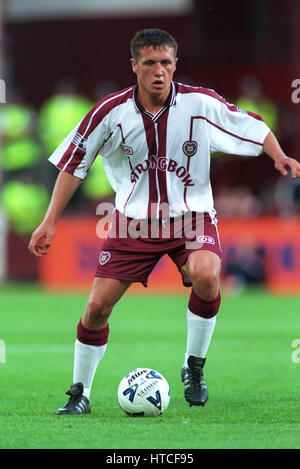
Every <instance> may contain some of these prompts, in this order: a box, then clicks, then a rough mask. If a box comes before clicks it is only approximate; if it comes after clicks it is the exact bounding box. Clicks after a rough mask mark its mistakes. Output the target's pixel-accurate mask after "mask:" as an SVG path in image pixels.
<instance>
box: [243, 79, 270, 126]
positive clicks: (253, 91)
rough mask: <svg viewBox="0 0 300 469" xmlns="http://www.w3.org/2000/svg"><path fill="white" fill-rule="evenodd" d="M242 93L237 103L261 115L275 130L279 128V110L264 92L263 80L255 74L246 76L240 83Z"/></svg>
mask: <svg viewBox="0 0 300 469" xmlns="http://www.w3.org/2000/svg"><path fill="white" fill-rule="evenodd" d="M240 93H241V95H240V96H239V98H238V99H237V100H236V105H237V106H238V107H240V108H242V109H246V110H247V111H251V112H254V113H255V114H258V115H259V116H261V117H262V118H263V119H264V121H265V123H266V124H267V125H268V126H269V127H270V129H271V130H272V131H273V132H276V131H277V130H278V110H277V106H276V104H275V103H273V102H272V101H271V100H270V99H268V98H266V96H264V94H263V89H262V85H261V82H260V81H259V80H258V79H257V78H256V77H254V76H245V77H243V78H242V80H241V83H240Z"/></svg>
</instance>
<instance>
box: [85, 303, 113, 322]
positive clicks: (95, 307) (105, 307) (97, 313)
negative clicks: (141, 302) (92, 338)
mask: <svg viewBox="0 0 300 469" xmlns="http://www.w3.org/2000/svg"><path fill="white" fill-rule="evenodd" d="M113 306H114V305H113V304H112V302H110V301H108V300H105V299H100V300H96V299H94V298H91V299H89V301H88V304H87V307H86V310H85V312H84V317H85V322H87V323H89V324H91V325H93V324H94V323H97V324H98V323H99V322H105V321H107V319H108V318H109V316H110V313H111V311H112V309H113Z"/></svg>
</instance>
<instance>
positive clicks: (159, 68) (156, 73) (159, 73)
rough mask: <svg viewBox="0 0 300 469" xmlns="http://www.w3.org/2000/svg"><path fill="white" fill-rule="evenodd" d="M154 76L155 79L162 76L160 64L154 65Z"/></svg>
mask: <svg viewBox="0 0 300 469" xmlns="http://www.w3.org/2000/svg"><path fill="white" fill-rule="evenodd" d="M154 74H155V76H157V77H161V76H162V74H163V68H162V65H161V64H160V63H157V64H156V67H155V71H154Z"/></svg>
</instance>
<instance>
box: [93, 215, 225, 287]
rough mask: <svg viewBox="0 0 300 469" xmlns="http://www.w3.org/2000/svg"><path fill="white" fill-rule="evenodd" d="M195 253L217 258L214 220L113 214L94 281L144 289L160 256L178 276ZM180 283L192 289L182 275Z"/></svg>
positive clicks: (216, 233) (216, 236)
mask: <svg viewBox="0 0 300 469" xmlns="http://www.w3.org/2000/svg"><path fill="white" fill-rule="evenodd" d="M199 250H208V251H211V252H214V253H215V254H217V255H218V256H219V257H220V258H221V253H222V251H221V246H220V241H219V235H218V230H217V225H216V219H212V218H211V216H210V215H209V214H207V213H205V214H196V213H191V214H189V215H187V216H186V217H185V218H184V219H183V218H182V217H178V218H170V219H167V220H133V219H131V218H127V217H125V216H124V215H122V214H121V213H120V212H118V211H115V212H114V214H113V219H112V223H111V227H110V231H109V234H108V236H107V238H106V239H105V241H104V243H103V245H102V248H101V252H100V255H99V260H98V264H97V268H96V272H95V277H105V278H113V279H117V280H127V281H130V282H141V283H142V284H143V285H144V286H145V287H147V284H148V277H149V275H150V273H151V272H152V270H153V269H154V267H155V265H156V264H157V262H158V261H159V260H160V258H161V257H162V256H164V255H165V254H167V255H168V256H169V257H170V258H171V259H172V261H173V262H174V263H175V264H176V266H177V268H178V270H179V272H180V268H181V267H182V266H183V265H184V264H185V262H186V260H187V258H188V256H189V255H190V254H191V253H192V252H194V251H199ZM182 282H183V284H184V285H185V286H187V287H188V286H191V285H192V284H191V282H190V281H189V279H188V278H187V277H185V276H183V274H182Z"/></svg>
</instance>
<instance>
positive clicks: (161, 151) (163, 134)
mask: <svg viewBox="0 0 300 469" xmlns="http://www.w3.org/2000/svg"><path fill="white" fill-rule="evenodd" d="M168 115H169V108H168V109H167V110H166V112H165V113H164V114H163V115H162V117H161V118H160V119H159V120H158V122H157V134H158V153H157V157H158V158H160V157H162V158H165V157H166V154H167V122H168ZM157 174H158V185H159V191H160V203H166V204H168V203H169V200H168V194H167V173H166V171H163V170H160V171H159V170H158V171H157ZM165 215H166V216H169V214H164V216H165Z"/></svg>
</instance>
